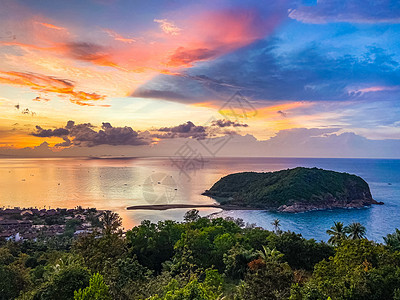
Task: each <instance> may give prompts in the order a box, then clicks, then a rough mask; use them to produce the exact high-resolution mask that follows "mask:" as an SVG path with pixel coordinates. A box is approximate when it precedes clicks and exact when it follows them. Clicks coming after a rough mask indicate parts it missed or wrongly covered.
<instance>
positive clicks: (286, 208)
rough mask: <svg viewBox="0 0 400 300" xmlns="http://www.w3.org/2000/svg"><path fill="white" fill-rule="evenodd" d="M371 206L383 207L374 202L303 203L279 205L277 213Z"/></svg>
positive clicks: (380, 203)
mask: <svg viewBox="0 0 400 300" xmlns="http://www.w3.org/2000/svg"><path fill="white" fill-rule="evenodd" d="M372 204H375V205H383V204H384V203H383V202H378V201H376V200H373V199H372V200H369V201H366V200H352V201H348V202H347V201H346V202H344V201H332V202H326V203H323V204H305V203H294V204H293V205H281V206H280V207H278V209H277V211H278V212H285V213H301V212H307V211H313V210H327V209H335V208H364V207H370V206H371V205H372Z"/></svg>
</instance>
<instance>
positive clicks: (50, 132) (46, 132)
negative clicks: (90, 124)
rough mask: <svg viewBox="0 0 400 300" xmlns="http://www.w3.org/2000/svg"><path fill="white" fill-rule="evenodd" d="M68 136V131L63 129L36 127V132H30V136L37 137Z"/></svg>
mask: <svg viewBox="0 0 400 300" xmlns="http://www.w3.org/2000/svg"><path fill="white" fill-rule="evenodd" d="M68 134H69V130H67V129H65V128H57V129H43V128H42V127H40V126H36V132H32V135H33V136H37V137H54V136H55V137H62V136H66V135H68Z"/></svg>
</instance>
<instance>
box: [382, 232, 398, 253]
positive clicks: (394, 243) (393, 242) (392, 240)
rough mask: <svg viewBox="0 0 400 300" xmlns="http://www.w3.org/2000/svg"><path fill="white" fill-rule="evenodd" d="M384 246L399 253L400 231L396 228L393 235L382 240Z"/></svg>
mask: <svg viewBox="0 0 400 300" xmlns="http://www.w3.org/2000/svg"><path fill="white" fill-rule="evenodd" d="M383 240H384V241H385V244H386V245H388V246H389V247H391V248H392V249H393V250H394V251H396V250H397V251H400V230H399V229H397V228H396V232H395V233H391V234H388V235H387V236H386V237H384V238H383Z"/></svg>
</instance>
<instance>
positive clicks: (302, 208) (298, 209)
mask: <svg viewBox="0 0 400 300" xmlns="http://www.w3.org/2000/svg"><path fill="white" fill-rule="evenodd" d="M372 204H374V205H383V204H384V203H383V202H377V201H375V200H374V202H372V203H365V202H361V201H360V202H350V203H348V204H343V203H340V204H338V203H331V204H329V205H328V204H327V205H304V204H300V203H296V204H293V205H291V206H286V205H284V206H281V207H279V208H266V207H245V206H237V205H221V204H146V205H134V206H128V207H127V208H126V209H127V210H158V211H162V210H168V209H180V208H189V209H195V208H217V209H222V210H264V211H273V212H279V213H303V212H308V211H318V210H329V209H354V208H357V209H360V208H369V207H371V205H372Z"/></svg>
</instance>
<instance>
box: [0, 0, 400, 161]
mask: <svg viewBox="0 0 400 300" xmlns="http://www.w3.org/2000/svg"><path fill="white" fill-rule="evenodd" d="M399 40H400V2H399V1H391V0H382V1H365V0H364V1H362V0H348V1H343V0H318V1H312V0H307V1H301V0H299V1H286V0H276V1H259V0H255V1H239V0H238V1H225V0H221V1H215V0H214V1H189V0H185V1H162V0H159V1H153V0H149V1H128V0H126V1H123V0H86V1H82V0H70V1H54V0H51V1H47V0H41V1H29V0H26V1H23V0H19V1H17V0H13V1H9V0H1V7H0V155H2V154H3V155H4V154H6V155H13V154H14V153H15V154H18V153H19V154H18V155H22V154H21V153H24V155H25V154H26V155H28V156H29V154H28V153H30V152H29V151H31V150H32V151H33V150H35V149H36V151H42V150H43V149H44V150H43V151H45V152H46V153H48V154H49V153H60V152H63V151H65V153H85V155H90V154H91V153H94V154H95V155H97V154H100V152H98V150H96V149H100V148H99V147H101V148H102V149H103V150H104V151H111V150H110V149H112V151H111V152H112V153H113V154H116V155H117V154H118V153H119V150H121V153H122V152H123V153H124V155H127V154H129V155H132V156H135V155H144V154H145V153H149V152H148V151H147V150H146V149H153V150H152V151H154V148H157V149H158V150H157V151H156V152H154V153H153V154H154V155H161V154H163V151H164V150H163V149H169V148H171V147H172V148H173V147H174V146H172V145H174V140H179V141H180V142H182V141H184V140H189V141H191V142H193V141H195V140H204V139H210V138H211V139H218V138H221V137H224V136H226V135H229V134H232V133H233V134H234V135H235V137H236V138H239V141H241V139H243V141H245V142H238V144H242V145H243V143H258V144H257V145H258V146H260V147H261V148H260V150H259V152H257V153H253V155H263V154H265V156H268V155H275V154H274V153H277V152H279V150H278V149H279V147H286V148H288V147H290V148H295V147H296V145H302V146H299V147H300V148H301V151H304V153H303V155H305V156H307V155H310V156H312V155H313V153H314V154H315V149H316V148H315V147H316V145H318V147H319V149H322V150H321V151H322V152H321V153H322V154H320V155H323V154H324V153H326V155H327V156H335V153H331V152H329V153H328V152H326V151H328V150H329V149H331V148H332V147H338V149H339V148H342V149H344V148H345V147H347V148H346V149H348V150H349V152H343V153H342V154H341V155H339V156H357V155H355V154H354V153H356V152H357V149H360V148H363V150H362V151H361V152H360V153H361V154H360V156H363V157H368V156H374V157H377V156H380V155H379V153H382V155H381V156H382V157H399V156H400V154H399V153H400V151H399V148H398V147H399V145H400V140H399V139H400V102H399V101H400V65H399V62H400V43H399ZM238 92H239V93H238ZM235 97H236V98H235ZM232 99H233V101H236V102H235V103H236V104H239V106H240V105H242V108H243V107H244V109H245V110H246V113H244V114H243V115H237V114H235V115H233V114H232V112H230V111H231V107H230V106H229V103H230V102H229V101H232ZM71 121H72V122H71ZM316 139H318V140H316ZM311 140H312V141H311ZM277 141H279V142H277ZM43 143H44V144H43ZM260 143H269V146H265V145H267V144H260ZM271 144H273V146H271ZM39 145H41V146H40V147H39ZM263 145H264V146H263ZM367 145H368V146H367ZM371 145H374V146H371ZM378 145H380V146H378ZM26 147H29V148H32V149H22V148H26ZM35 147H36V148H35ZM163 147H164V148H163ZM262 147H264V148H262ZM268 147H269V148H268ZM368 147H370V148H371V149H372V148H374V150H373V151H374V152H373V153H372V152H371V153H367V152H365V148H368ZM239 148H240V147H239ZM267 148H268V149H270V150H268V149H267ZM272 148H273V149H274V150H273V151H272V150H271V149H272ZM21 149H22V150H23V151H25V152H19V151H21ZM127 149H128V150H127ZM263 149H264V150H263ZM327 149H328V150H327ZM286 150H287V149H286ZM68 151H69V152H68ZM74 151H75V152H74ZM104 151H103V152H104ZM243 151H244V152H243V155H246V150H245V149H244V148H243ZM263 151H264V152H263ZM268 151H270V152H268ZM307 151H308V152H307ZM324 151H325V152H324ZM385 151H386V152H385ZM167 152H168V151H167V150H165V153H167ZM168 153H169V152H168ZM224 153H225V154H226V155H229V154H232V155H233V152H232V153H229V151H227V150H225V152H224ZM285 153H286V152H285ZM352 153H353V154H352ZM234 154H235V155H240V154H241V152H240V151H239V152H238V151H236V152H235V153H234ZM286 154H287V155H289V156H293V155H295V154H296V153H295V152H293V153H292V152H290V153H289V152H288V153H286Z"/></svg>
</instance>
